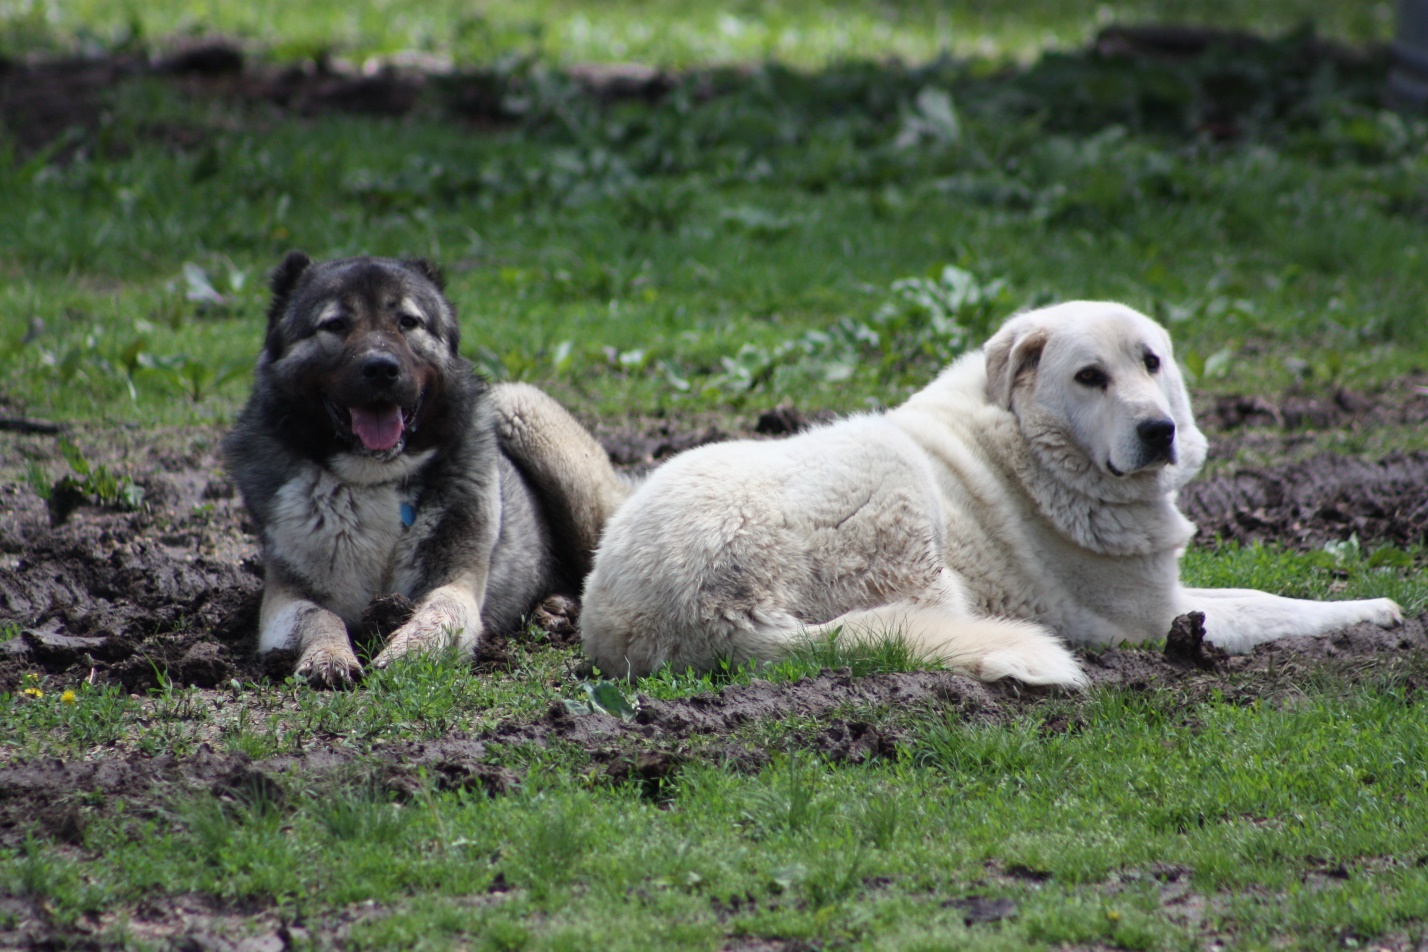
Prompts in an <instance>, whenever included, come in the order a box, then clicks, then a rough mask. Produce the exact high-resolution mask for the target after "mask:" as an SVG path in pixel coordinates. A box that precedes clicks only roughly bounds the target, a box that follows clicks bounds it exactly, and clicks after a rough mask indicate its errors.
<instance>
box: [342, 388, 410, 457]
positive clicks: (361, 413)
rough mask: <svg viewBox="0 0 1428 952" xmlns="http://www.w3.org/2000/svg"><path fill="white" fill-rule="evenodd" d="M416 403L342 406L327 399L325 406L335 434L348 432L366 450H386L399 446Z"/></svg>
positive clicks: (381, 451)
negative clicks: (405, 405) (335, 426)
mask: <svg viewBox="0 0 1428 952" xmlns="http://www.w3.org/2000/svg"><path fill="white" fill-rule="evenodd" d="M420 406H421V401H420V400H418V401H417V403H416V404H415V405H413V406H410V407H403V406H401V405H399V404H396V403H375V404H371V405H369V406H365V407H342V406H338V405H337V404H335V403H332V402H331V401H329V402H328V406H327V408H328V411H329V412H330V413H331V414H332V418H333V422H334V423H336V425H337V429H338V432H339V433H341V434H342V435H344V436H347V435H350V436H351V437H352V438H354V439H355V440H356V441H357V442H358V443H360V444H362V448H363V449H365V450H367V451H368V452H369V453H386V452H389V451H391V450H393V449H396V448H397V447H399V446H401V443H402V440H403V439H404V438H405V437H406V435H407V434H409V433H411V432H412V430H413V427H412V422H413V421H414V420H415V419H416V414H417V409H418V408H419V407H420Z"/></svg>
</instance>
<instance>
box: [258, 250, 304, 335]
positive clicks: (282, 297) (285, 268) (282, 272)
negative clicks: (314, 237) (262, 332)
mask: <svg viewBox="0 0 1428 952" xmlns="http://www.w3.org/2000/svg"><path fill="white" fill-rule="evenodd" d="M311 264H312V259H311V258H309V257H308V256H307V255H306V254H305V253H303V252H301V251H289V252H288V253H287V256H286V257H284V258H283V263H282V264H280V265H278V266H277V267H276V268H274V269H273V274H272V276H271V277H270V278H269V279H268V287H269V288H271V289H272V291H273V300H272V302H271V303H270V304H269V305H268V327H269V328H272V327H273V326H274V325H275V324H277V323H278V321H280V320H282V317H283V311H285V310H287V306H288V298H290V297H292V293H293V288H295V287H297V283H298V279H299V278H301V277H302V276H303V274H304V272H306V271H307V269H308V267H309V266H310V265H311Z"/></svg>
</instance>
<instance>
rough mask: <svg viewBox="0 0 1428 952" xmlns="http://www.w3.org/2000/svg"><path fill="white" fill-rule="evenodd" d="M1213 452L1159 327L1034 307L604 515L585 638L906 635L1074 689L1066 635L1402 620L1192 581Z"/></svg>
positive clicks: (1229, 633) (702, 662)
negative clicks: (868, 395) (781, 434)
mask: <svg viewBox="0 0 1428 952" xmlns="http://www.w3.org/2000/svg"><path fill="white" fill-rule="evenodd" d="M1088 370H1093V371H1096V372H1097V373H1099V374H1100V375H1101V376H1100V377H1097V376H1095V375H1094V374H1092V375H1090V376H1087V374H1086V373H1085V372H1086V371H1088ZM1078 375H1080V376H1078ZM1102 379H1103V380H1104V385H1100V384H1099V383H1097V381H1100V380H1102ZM1088 380H1089V381H1090V383H1088V382H1087V381H1088ZM1167 421H1169V422H1173V423H1174V437H1173V442H1171V443H1170V444H1169V446H1168V447H1167V446H1164V445H1162V446H1161V447H1160V448H1159V449H1158V450H1155V449H1151V448H1148V447H1147V442H1146V440H1145V438H1143V436H1142V435H1141V434H1142V433H1143V431H1144V425H1145V424H1147V423H1159V424H1160V425H1162V426H1163V425H1164V424H1165V423H1166V422H1167ZM1205 449H1206V444H1205V438H1204V436H1203V435H1202V434H1201V433H1200V431H1199V430H1198V429H1196V427H1195V423H1194V420H1193V418H1192V415H1191V411H1190V403H1189V399H1188V397H1187V395H1186V392H1185V387H1184V384H1183V382H1182V380H1181V378H1180V375H1179V373H1178V371H1177V369H1176V367H1175V361H1174V357H1173V354H1172V351H1171V346H1170V340H1169V337H1168V336H1167V335H1166V333H1165V331H1164V330H1163V329H1162V328H1161V327H1160V326H1159V325H1157V324H1156V323H1155V322H1154V321H1151V320H1150V319H1149V318H1147V317H1145V316H1144V315H1141V314H1139V313H1137V312H1136V311H1133V310H1131V309H1130V308H1127V307H1124V306H1123V305H1119V304H1112V303H1107V302H1087V301H1082V302H1073V303H1068V304H1062V305H1057V306H1054V307H1050V308H1045V309H1042V310H1038V311H1032V312H1029V313H1026V314H1022V315H1019V316H1017V317H1015V318H1012V319H1011V320H1010V321H1008V322H1007V323H1006V325H1004V326H1003V328H1002V329H1001V330H1000V331H999V332H998V333H997V334H996V335H995V336H994V337H993V338H992V340H991V341H989V342H988V344H987V347H986V348H985V350H984V351H983V352H979V353H976V354H970V355H968V356H966V357H964V358H962V359H960V360H958V361H957V362H956V363H954V364H953V365H952V366H950V367H949V368H947V369H946V370H945V371H943V373H942V374H941V375H940V376H939V377H937V379H936V380H934V381H933V382H932V383H931V384H930V385H929V386H928V387H926V388H925V389H924V390H922V391H920V392H919V393H917V394H915V395H914V396H913V397H912V398H911V399H909V400H908V401H907V402H906V403H905V404H903V405H902V406H900V407H897V408H896V409H894V410H892V411H889V412H887V413H884V414H875V415H861V416H855V417H851V418H849V419H845V420H842V421H840V422H837V423H834V424H831V425H829V426H825V427H822V428H819V429H815V430H812V431H809V432H806V433H803V434H800V435H797V436H794V437H792V438H790V439H787V440H783V441H779V442H749V441H743V442H733V443H722V444H716V445H712V446H706V447H701V448H699V449H695V450H691V451H689V452H687V453H684V454H682V455H680V456H679V457H677V458H675V459H674V460H672V461H671V462H669V463H668V464H666V465H665V466H663V467H662V468H660V469H659V470H656V471H655V473H654V474H653V475H652V476H651V477H650V479H649V480H648V481H647V482H646V483H645V484H644V485H643V486H641V487H640V488H639V489H638V490H637V491H636V492H635V493H634V495H632V496H631V497H630V499H629V501H628V502H626V503H625V505H624V506H623V507H622V508H620V509H619V511H618V512H617V513H616V514H615V516H614V517H613V518H612V519H611V521H610V523H609V525H608V526H607V527H606V530H605V535H604V538H603V541H602V542H601V544H600V548H599V550H598V552H597V554H596V559H595V567H594V571H593V572H592V573H591V575H590V576H589V578H588V579H587V581H586V587H585V598H584V605H583V608H582V617H581V629H582V632H583V638H584V642H585V648H586V651H587V653H589V654H590V656H591V657H592V659H593V660H594V661H595V663H596V664H597V665H598V666H599V667H600V668H601V669H602V670H603V671H605V672H607V673H609V674H619V675H625V674H629V675H643V674H647V673H649V672H651V671H653V670H655V669H657V668H659V667H660V666H661V665H664V664H670V665H672V666H674V667H675V668H676V669H683V668H685V667H694V668H697V669H706V668H708V667H710V666H711V665H712V664H714V663H716V661H717V660H718V659H720V658H727V659H731V660H734V661H741V660H746V659H772V658H776V657H778V656H780V655H783V654H785V653H787V652H788V651H789V650H790V648H791V647H792V646H793V645H795V644H796V643H797V642H799V641H800V640H801V639H805V638H808V637H817V636H819V635H822V634H827V633H831V632H833V631H835V630H840V629H841V632H842V636H844V637H847V636H852V637H858V638H869V637H874V638H876V637H884V636H886V635H887V634H889V633H893V632H897V633H900V634H902V635H903V636H904V637H906V638H908V639H909V640H910V641H911V642H912V643H913V644H914V645H915V646H917V647H918V648H919V649H920V650H921V651H922V652H923V653H924V654H925V655H928V656H933V657H938V658H941V659H943V660H944V661H946V662H947V663H948V664H949V666H951V667H954V668H957V669H960V670H964V671H966V672H968V673H970V674H972V675H974V676H976V677H979V678H982V679H984V680H994V679H996V678H999V677H1014V678H1017V679H1019V680H1021V681H1024V682H1027V683H1031V684H1061V685H1070V686H1075V685H1079V684H1082V683H1084V676H1083V675H1082V673H1081V671H1080V669H1079V667H1078V666H1077V665H1076V662H1075V660H1074V659H1073V657H1072V656H1071V655H1070V653H1069V652H1068V651H1067V650H1066V649H1065V647H1064V646H1063V645H1062V643H1061V641H1060V639H1061V638H1064V639H1066V640H1068V641H1072V642H1078V643H1089V644H1107V643H1118V642H1140V641H1144V640H1147V639H1156V638H1163V637H1164V636H1165V634H1166V633H1167V631H1168V630H1169V627H1170V622H1171V620H1172V619H1173V618H1174V617H1175V616H1176V615H1179V614H1181V613H1183V612H1186V611H1190V610H1198V611H1203V612H1205V614H1206V626H1207V635H1208V638H1209V639H1210V640H1211V641H1212V642H1214V643H1216V644H1219V645H1221V646H1223V647H1224V648H1226V649H1228V650H1231V651H1246V650H1248V649H1249V648H1251V647H1252V646H1254V645H1255V644H1258V643H1260V642H1262V641H1267V640H1270V639H1272V638H1278V637H1281V636H1284V635H1288V634H1320V633H1323V632H1325V631H1330V630H1333V629H1335V628H1339V627H1342V626H1345V625H1349V624H1353V623H1355V622H1359V621H1373V622H1376V623H1378V624H1380V625H1392V624H1396V623H1397V622H1398V621H1399V620H1400V617H1401V616H1400V614H1399V611H1398V606H1396V605H1394V604H1393V602H1391V601H1389V600H1388V599H1371V600H1366V601H1357V602H1327V603H1321V602H1312V601H1303V600H1295V599H1288V598H1281V597H1279V596H1275V595H1269V594H1266V593H1263V592H1255V591H1246V590H1201V589H1186V588H1184V587H1182V586H1181V584H1180V581H1179V574H1178V567H1177V561H1178V559H1179V556H1180V554H1181V552H1182V551H1183V550H1184V547H1185V545H1186V544H1187V543H1188V542H1189V540H1190V538H1191V536H1192V535H1193V534H1194V526H1193V525H1191V524H1190V522H1189V521H1187V520H1186V519H1185V518H1184V517H1183V516H1182V515H1181V514H1180V512H1179V511H1178V510H1177V509H1176V507H1175V495H1176V492H1177V491H1178V490H1179V489H1180V487H1181V486H1182V485H1184V484H1185V482H1186V481H1188V480H1189V479H1190V478H1191V477H1192V476H1193V475H1194V474H1195V473H1196V472H1197V471H1198V470H1199V468H1200V466H1201V464H1202V463H1203V462H1204V458H1205ZM1058 636H1059V638H1058Z"/></svg>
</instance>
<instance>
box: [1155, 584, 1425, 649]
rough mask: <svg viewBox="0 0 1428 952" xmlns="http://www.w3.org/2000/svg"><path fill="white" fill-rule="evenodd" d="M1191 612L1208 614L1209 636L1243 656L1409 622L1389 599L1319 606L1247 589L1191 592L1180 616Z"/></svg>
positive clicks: (1187, 592)
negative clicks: (1297, 639)
mask: <svg viewBox="0 0 1428 952" xmlns="http://www.w3.org/2000/svg"><path fill="white" fill-rule="evenodd" d="M1188 611H1200V612H1204V613H1205V637H1206V638H1208V639H1209V640H1210V642H1211V643H1213V644H1216V645H1219V646H1220V647H1221V648H1224V649H1225V650H1226V651H1231V652H1235V653H1237V654H1238V653H1243V652H1246V651H1249V650H1250V649H1251V648H1253V647H1254V646H1255V645H1258V644H1261V643H1263V642H1266V641H1273V640H1275V639H1276V638H1284V637H1287V636H1290V635H1322V634H1326V633H1327V632H1331V631H1336V630H1338V629H1340V628H1347V627H1349V626H1350V625H1357V624H1359V623H1360V622H1372V623H1373V624H1375V625H1378V626H1379V627H1381V628H1393V627H1395V626H1397V625H1399V624H1401V623H1402V621H1403V610H1402V609H1401V608H1399V607H1398V605H1397V603H1395V602H1394V601H1393V600H1392V599H1388V598H1367V599H1360V600H1357V601H1342V602H1316V601H1310V600H1308V599H1303V598H1285V597H1283V596H1280V595H1271V594H1270V593H1268V592H1260V591H1255V590H1254V589H1245V588H1189V589H1185V590H1184V591H1183V592H1181V594H1180V608H1179V612H1178V613H1181V614H1183V613H1184V612H1188Z"/></svg>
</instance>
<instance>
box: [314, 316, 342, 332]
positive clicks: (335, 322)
mask: <svg viewBox="0 0 1428 952" xmlns="http://www.w3.org/2000/svg"><path fill="white" fill-rule="evenodd" d="M347 326H348V321H347V318H345V317H329V318H328V319H327V320H325V321H323V322H322V323H321V324H318V325H317V329H318V330H320V331H327V332H328V333H329V334H345V333H346V332H347Z"/></svg>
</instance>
